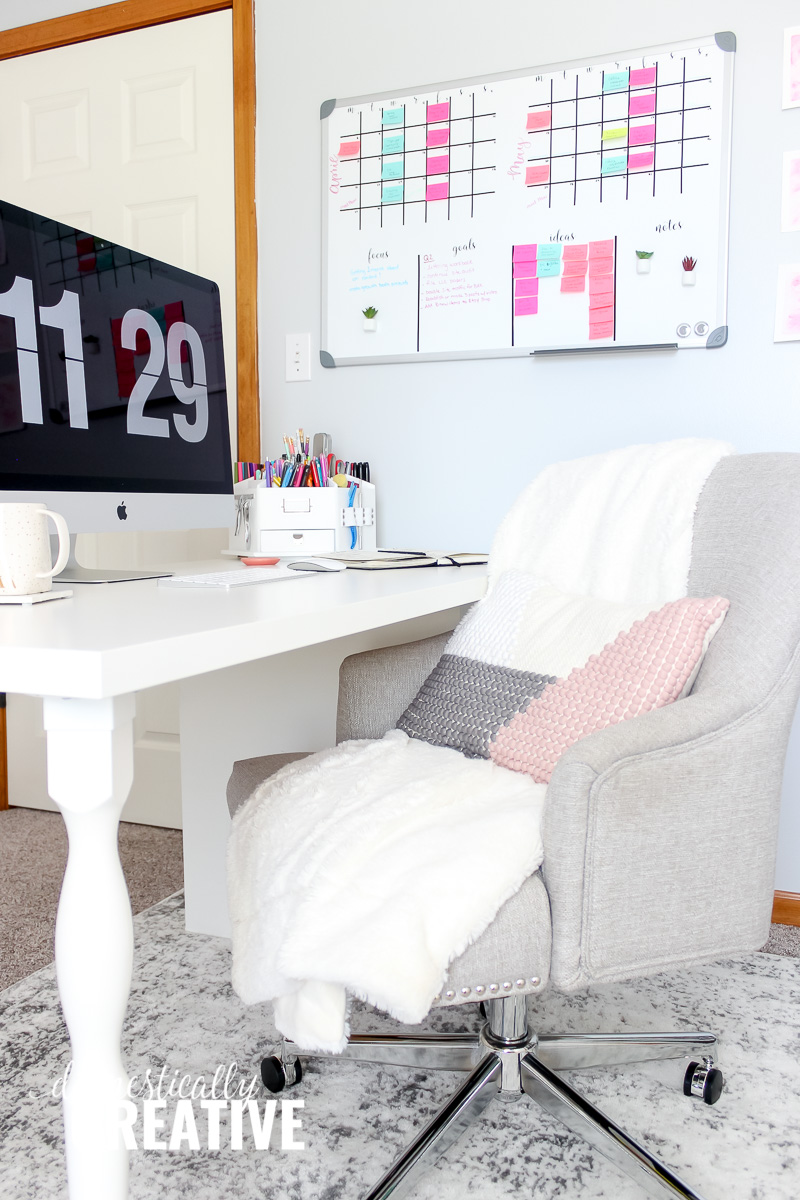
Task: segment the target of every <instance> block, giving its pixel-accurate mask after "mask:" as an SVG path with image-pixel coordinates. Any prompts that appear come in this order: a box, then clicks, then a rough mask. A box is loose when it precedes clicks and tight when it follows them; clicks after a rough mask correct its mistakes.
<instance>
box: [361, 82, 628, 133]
mask: <svg viewBox="0 0 800 1200" xmlns="http://www.w3.org/2000/svg"><path fill="white" fill-rule="evenodd" d="M625 86H626V87H627V86H628V84H627V82H626V84H625ZM405 112H406V110H405V109H404V108H385V109H384V110H383V122H382V123H383V124H384V125H402V124H403V118H404V117H405Z"/></svg>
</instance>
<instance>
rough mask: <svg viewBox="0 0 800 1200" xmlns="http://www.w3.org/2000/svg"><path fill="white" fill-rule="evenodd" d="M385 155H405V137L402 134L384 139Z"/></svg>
mask: <svg viewBox="0 0 800 1200" xmlns="http://www.w3.org/2000/svg"><path fill="white" fill-rule="evenodd" d="M383 153H384V154H402V153H403V135H402V133H393V134H392V135H391V137H384V139H383Z"/></svg>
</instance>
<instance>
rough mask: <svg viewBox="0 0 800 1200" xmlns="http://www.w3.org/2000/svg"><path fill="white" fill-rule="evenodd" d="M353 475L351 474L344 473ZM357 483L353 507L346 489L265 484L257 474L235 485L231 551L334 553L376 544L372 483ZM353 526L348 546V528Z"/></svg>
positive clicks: (297, 553) (245, 552) (276, 553)
mask: <svg viewBox="0 0 800 1200" xmlns="http://www.w3.org/2000/svg"><path fill="white" fill-rule="evenodd" d="M347 478H348V479H351V478H352V477H351V476H349V475H348V476H347ZM352 482H353V483H358V490H357V491H356V495H355V501H354V505H353V507H352V508H350V507H348V505H347V496H348V489H347V488H340V487H337V486H336V485H335V484H334V485H332V486H328V487H324V488H311V487H304V488H299V487H297V488H292V487H286V488H278V487H267V485H266V481H265V480H261V479H258V480H256V479H245V480H243V481H242V482H241V483H235V484H234V485H233V493H234V499H235V505H236V508H235V519H234V526H233V530H232V532H231V539H230V552H231V553H232V554H242V555H247V554H264V555H273V554H274V555H287V554H296V555H299V556H302V555H304V554H311V555H313V554H332V553H333V552H341V551H343V550H350V549H351V548H352V549H356V550H374V549H375V548H376V540H375V485H374V484H373V483H364V482H363V480H357V479H352ZM354 527H355V529H356V544H355V546H354V547H351V544H350V543H351V534H350V531H351V529H353V528H354Z"/></svg>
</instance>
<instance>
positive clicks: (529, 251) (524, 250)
mask: <svg viewBox="0 0 800 1200" xmlns="http://www.w3.org/2000/svg"><path fill="white" fill-rule="evenodd" d="M531 259H534V260H535V259H536V243H535V242H529V243H527V244H526V245H523V246H515V247H514V262H530V260H531Z"/></svg>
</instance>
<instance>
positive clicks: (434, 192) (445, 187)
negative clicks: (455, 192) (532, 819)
mask: <svg viewBox="0 0 800 1200" xmlns="http://www.w3.org/2000/svg"><path fill="white" fill-rule="evenodd" d="M449 194H450V185H449V184H448V182H447V180H446V179H445V180H444V182H443V183H429V184H428V186H427V187H426V188H425V199H426V200H446V199H447V197H448V195H449Z"/></svg>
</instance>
